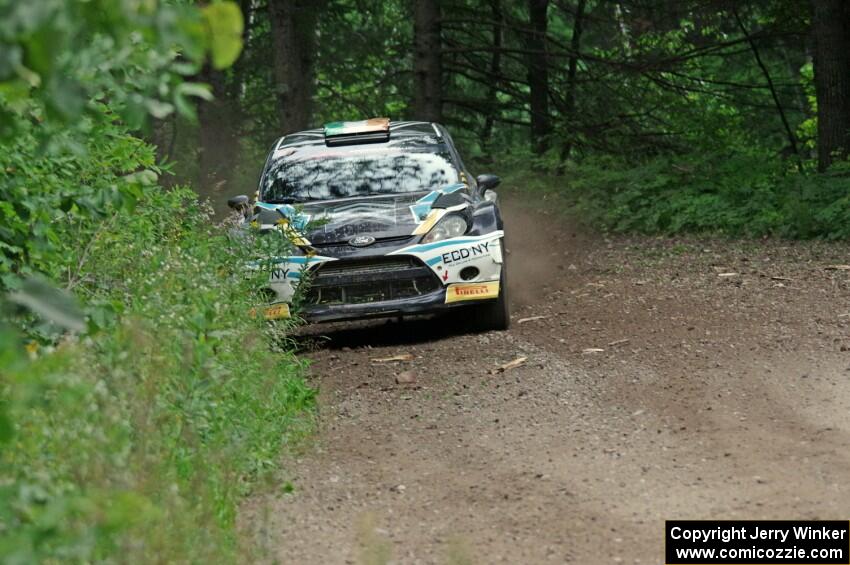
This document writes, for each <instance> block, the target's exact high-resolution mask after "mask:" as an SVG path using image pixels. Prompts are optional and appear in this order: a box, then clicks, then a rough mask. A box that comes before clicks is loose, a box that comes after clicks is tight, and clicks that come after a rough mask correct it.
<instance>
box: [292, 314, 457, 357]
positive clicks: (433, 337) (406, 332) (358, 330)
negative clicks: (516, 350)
mask: <svg viewBox="0 0 850 565" xmlns="http://www.w3.org/2000/svg"><path fill="white" fill-rule="evenodd" d="M471 331H473V330H472V328H471V327H470V324H467V323H464V320H463V319H462V318H461V317H460V316H458V315H456V314H455V315H452V314H440V315H435V316H432V317H427V318H405V319H403V320H401V321H399V320H398V319H395V318H391V319H381V320H370V321H363V322H340V323H333V324H317V325H312V326H306V327H304V328H302V329H301V331H300V332H299V333H298V335H297V336H295V340H296V343H297V344H298V347H299V349H301V350H302V351H315V350H317V349H342V348H343V347H363V346H366V345H369V346H372V347H382V346H392V345H408V344H414V343H426V342H429V341H437V340H441V339H448V338H452V337H455V336H458V335H462V334H465V333H469V332H471Z"/></svg>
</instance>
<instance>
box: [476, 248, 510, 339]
mask: <svg viewBox="0 0 850 565" xmlns="http://www.w3.org/2000/svg"><path fill="white" fill-rule="evenodd" d="M474 308H475V311H474V313H473V316H474V320H475V326H476V329H478V330H479V331H484V332H489V331H497V332H500V331H504V330H507V329H508V328H509V327H510V325H511V308H510V303H509V302H508V278H507V269H506V266H505V263H504V262H503V263H502V274H501V275H500V276H499V298H497V299H496V300H488V301H487V302H485V303H484V304H480V305H477V306H474Z"/></svg>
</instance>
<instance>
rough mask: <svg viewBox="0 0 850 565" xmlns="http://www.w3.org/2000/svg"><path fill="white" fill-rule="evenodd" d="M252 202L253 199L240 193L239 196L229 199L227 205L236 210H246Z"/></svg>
mask: <svg viewBox="0 0 850 565" xmlns="http://www.w3.org/2000/svg"><path fill="white" fill-rule="evenodd" d="M250 202H251V199H250V198H248V197H247V196H245V195H244V194H240V195H239V196H234V197H233V198H229V199H228V200H227V205H228V206H230V207H231V208H233V209H234V210H240V211H242V210H245V209H246V208H247V207H248V204H249V203H250Z"/></svg>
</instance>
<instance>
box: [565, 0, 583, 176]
mask: <svg viewBox="0 0 850 565" xmlns="http://www.w3.org/2000/svg"><path fill="white" fill-rule="evenodd" d="M586 5H587V1H586V0H578V5H577V6H576V14H575V18H574V19H573V34H572V38H570V50H571V51H572V54H571V55H570V60H569V63H567V91H566V93H565V95H564V97H565V98H566V101H565V108H564V112H565V114H566V124H567V127H568V128H572V125H573V124H576V123H578V120H577V119H576V115H575V114H576V87H577V85H576V75H577V74H578V54H579V52H580V50H581V32H582V29H583V27H582V26H583V24H584V21H583V20H584V10H585V7H586ZM565 137H566V141H565V142H564V144H563V145H562V146H561V165H560V167H559V169H558V172H559V173H561V174H562V173H563V167H564V164H565V163H566V161H567V159H569V158H570V153H572V150H573V141H572V140H573V132H572V131H567V132H566V135H565Z"/></svg>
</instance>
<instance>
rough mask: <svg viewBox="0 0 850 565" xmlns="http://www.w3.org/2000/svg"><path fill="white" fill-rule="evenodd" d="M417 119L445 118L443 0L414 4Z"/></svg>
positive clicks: (424, 0) (415, 109)
mask: <svg viewBox="0 0 850 565" xmlns="http://www.w3.org/2000/svg"><path fill="white" fill-rule="evenodd" d="M413 6H414V7H413V77H414V80H413V93H414V94H413V117H414V118H416V119H419V120H427V121H433V122H438V121H441V118H442V113H443V112H442V109H443V97H442V61H441V56H440V50H441V49H442V41H441V29H440V27H441V26H440V0H414V2H413Z"/></svg>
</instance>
